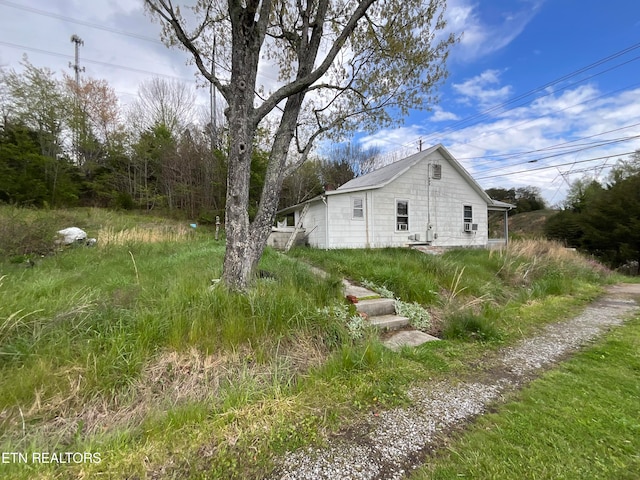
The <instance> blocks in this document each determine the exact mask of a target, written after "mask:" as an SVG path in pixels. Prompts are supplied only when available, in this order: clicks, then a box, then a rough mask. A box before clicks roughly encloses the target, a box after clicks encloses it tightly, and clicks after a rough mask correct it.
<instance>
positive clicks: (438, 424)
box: [271, 284, 640, 480]
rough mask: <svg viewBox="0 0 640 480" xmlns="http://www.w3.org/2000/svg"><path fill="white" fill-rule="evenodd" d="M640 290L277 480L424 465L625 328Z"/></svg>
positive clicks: (423, 396) (302, 456)
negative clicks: (450, 440)
mask: <svg viewBox="0 0 640 480" xmlns="http://www.w3.org/2000/svg"><path fill="white" fill-rule="evenodd" d="M635 298H640V285H635V284H633V285H632V284H624V285H617V286H614V287H611V288H609V290H608V292H607V294H606V295H605V296H603V297H602V298H601V299H599V300H598V301H597V302H595V303H594V304H592V305H590V306H589V307H587V308H586V309H585V310H584V311H583V313H582V314H580V315H578V316H577V317H574V318H572V319H570V320H567V321H564V322H561V323H557V324H551V325H548V326H547V327H546V328H545V329H544V330H542V332H541V333H540V335H538V336H536V337H533V338H528V339H525V340H523V341H521V342H520V343H519V344H517V345H515V346H513V347H509V348H505V349H503V350H502V351H500V352H499V353H498V355H497V356H496V358H495V360H494V361H492V362H490V363H489V365H487V367H486V370H485V373H486V375H482V374H481V375H480V376H479V378H478V379H477V380H476V381H473V382H461V383H458V384H456V385H451V384H450V383H446V382H443V383H438V384H434V385H426V386H422V387H418V388H414V389H412V390H411V391H410V392H409V397H410V398H411V400H412V404H411V406H410V407H405V408H396V409H393V410H388V411H385V412H381V413H380V415H379V416H378V417H373V418H372V419H370V420H369V422H368V423H367V424H366V425H361V426H360V428H359V429H358V431H359V432H361V433H360V434H356V435H350V436H349V438H348V440H347V439H343V438H336V439H332V441H331V446H330V447H328V448H324V449H305V450H301V451H296V452H294V453H291V454H289V455H287V456H286V457H285V458H284V460H283V464H282V467H281V468H279V469H278V471H276V472H275V473H274V474H273V475H272V477H271V478H272V479H274V480H275V479H282V480H285V479H286V480H294V479H295V480H303V479H304V480H319V479H327V480H329V479H330V480H335V479H342V480H347V479H350V480H360V479H363V480H364V479H378V480H382V479H384V480H391V479H400V478H403V477H404V476H405V475H406V474H407V473H408V472H409V471H411V470H412V469H413V468H415V467H417V466H419V465H420V463H421V461H422V459H423V457H424V452H426V451H428V450H429V449H430V448H435V447H436V446H437V441H438V438H440V436H441V435H442V433H444V432H447V431H448V430H451V429H452V428H456V427H460V426H461V425H462V424H463V423H464V422H465V421H469V420H471V419H472V418H473V417H474V416H476V415H479V414H481V413H483V412H484V411H485V409H486V408H487V406H488V405H489V404H490V403H493V402H496V401H500V400H501V399H502V397H503V396H504V395H505V394H507V393H509V392H511V391H513V390H515V389H517V388H520V387H521V386H522V385H523V384H524V383H526V382H528V381H530V380H531V379H533V378H535V377H536V376H537V375H539V374H540V373H541V371H542V370H543V369H544V368H545V367H546V368H549V367H550V366H551V365H553V364H554V363H555V362H558V361H561V360H562V359H564V358H566V356H567V355H568V354H570V353H571V352H573V351H575V350H576V349H578V348H580V347H581V346H583V345H585V344H586V343H588V342H589V341H591V340H593V339H595V338H596V337H598V336H599V335H601V334H603V333H605V332H606V331H607V330H608V329H610V328H611V327H614V326H617V325H620V324H622V323H623V322H624V320H625V319H627V318H629V316H630V315H631V314H632V313H636V312H637V311H638V304H637V303H636V301H635V300H634V299H635Z"/></svg>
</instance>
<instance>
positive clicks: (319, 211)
mask: <svg viewBox="0 0 640 480" xmlns="http://www.w3.org/2000/svg"><path fill="white" fill-rule="evenodd" d="M326 209H327V207H326V205H325V203H324V202H323V201H316V202H313V203H312V204H311V205H310V206H309V210H308V211H307V214H306V215H305V217H304V219H303V222H302V224H303V225H304V228H305V230H306V232H307V235H308V240H307V241H308V242H309V245H311V246H312V247H316V248H326V241H327V222H326V214H327V212H326Z"/></svg>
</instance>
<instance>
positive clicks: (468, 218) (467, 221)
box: [462, 205, 477, 233]
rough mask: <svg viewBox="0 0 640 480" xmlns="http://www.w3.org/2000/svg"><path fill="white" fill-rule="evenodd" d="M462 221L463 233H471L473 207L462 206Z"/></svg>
mask: <svg viewBox="0 0 640 480" xmlns="http://www.w3.org/2000/svg"><path fill="white" fill-rule="evenodd" d="M462 220H463V226H464V231H465V232H466V233H471V232H472V231H473V207H472V206H471V205H465V206H464V208H463V213H462ZM476 229H477V227H476Z"/></svg>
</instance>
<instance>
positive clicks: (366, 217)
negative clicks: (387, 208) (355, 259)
mask: <svg viewBox="0 0 640 480" xmlns="http://www.w3.org/2000/svg"><path fill="white" fill-rule="evenodd" d="M364 205H365V211H364V230H365V236H366V240H365V246H366V248H371V243H370V241H369V192H364Z"/></svg>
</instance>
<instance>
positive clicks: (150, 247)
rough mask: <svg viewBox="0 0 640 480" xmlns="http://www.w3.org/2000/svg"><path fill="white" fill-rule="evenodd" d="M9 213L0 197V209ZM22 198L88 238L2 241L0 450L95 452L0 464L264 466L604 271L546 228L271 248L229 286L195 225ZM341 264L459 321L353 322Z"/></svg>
mask: <svg viewBox="0 0 640 480" xmlns="http://www.w3.org/2000/svg"><path fill="white" fill-rule="evenodd" d="M20 213H21V212H20V210H18V209H13V208H10V207H6V209H5V208H0V217H2V218H5V219H6V218H18V217H19V216H20ZM3 215H4V217H3ZM22 215H23V217H20V218H23V224H24V225H26V226H27V228H31V230H29V232H30V235H31V237H30V238H32V239H33V244H38V242H39V241H40V240H42V238H41V235H42V231H41V230H40V229H39V228H35V226H34V225H37V223H38V221H40V219H43V218H45V217H46V220H45V221H46V224H47V225H48V228H49V229H53V230H57V229H61V228H64V227H67V226H70V225H75V226H79V227H81V228H84V229H85V230H86V231H87V232H88V234H89V236H97V237H98V246H96V247H94V248H69V249H65V250H64V251H61V252H58V253H57V254H55V255H47V256H44V257H40V256H33V257H31V258H32V259H33V260H34V262H35V265H34V266H33V267H32V268H27V265H25V264H22V263H16V262H15V261H14V260H13V257H11V256H5V257H2V260H3V261H2V262H0V277H3V280H2V282H0V283H2V285H0V451H20V452H32V451H42V450H46V451H52V450H54V449H63V450H64V451H93V452H100V453H102V457H103V461H102V462H101V463H100V464H83V465H72V466H64V467H56V466H55V465H38V466H33V465H30V466H28V468H27V467H26V466H24V465H23V466H21V465H15V464H14V465H10V466H6V465H0V469H3V470H2V472H0V473H1V474H0V476H2V477H3V478H4V477H6V478H49V477H54V476H55V477H57V478H77V477H80V476H82V475H84V476H85V477H93V476H96V475H98V474H102V475H104V476H105V477H112V478H125V477H130V478H131V477H135V476H138V477H141V478H143V477H145V476H151V477H152V476H154V475H155V476H163V477H172V476H173V477H178V478H223V479H227V478H242V479H246V478H249V479H250V478H262V477H264V475H265V474H266V473H268V472H269V470H270V468H271V467H272V466H273V462H274V461H276V460H277V455H279V454H281V453H282V452H284V451H286V450H291V449H295V448H298V447H300V446H303V445H309V444H316V443H322V442H323V441H324V439H325V438H326V435H327V434H328V433H330V432H334V431H338V430H340V429H341V428H344V427H345V426H348V425H349V424H351V423H353V422H356V421H358V419H360V418H361V417H362V416H363V415H367V414H370V412H371V411H372V410H374V411H375V410H378V409H384V408H389V407H392V406H394V405H399V404H403V403H404V402H406V401H407V400H406V397H405V394H404V393H405V392H406V390H407V389H408V388H409V387H410V386H411V385H412V383H413V382H416V381H428V380H429V379H436V378H439V379H446V378H456V377H459V376H460V375H463V374H465V373H468V370H469V368H471V367H470V365H472V364H473V363H477V362H479V361H480V360H481V359H482V357H483V356H484V355H486V354H487V353H489V352H490V351H491V350H493V349H495V348H497V347H498V346H500V345H504V344H509V343H512V342H514V341H516V340H517V339H519V338H522V336H525V335H529V334H531V333H532V332H534V331H535V330H536V329H537V328H539V327H540V326H541V325H544V324H546V323H548V322H552V321H556V320H558V319H560V318H565V317H567V316H569V315H571V314H573V313H575V312H577V311H578V310H579V309H580V308H581V307H582V306H583V305H584V304H585V303H586V302H588V301H589V300H591V299H593V298H594V297H595V296H596V295H597V294H598V293H599V292H600V290H601V285H602V284H603V283H606V282H610V281H612V280H611V277H608V276H607V275H605V274H603V272H602V271H600V270H598V269H597V268H595V267H594V266H593V265H590V264H589V263H588V262H585V261H584V260H583V259H579V258H578V257H577V256H575V254H573V255H574V256H570V255H569V256H567V254H566V252H564V251H561V250H558V251H556V250H553V249H552V248H551V247H549V246H544V245H542V246H540V245H523V246H521V247H519V248H518V249H516V248H515V247H514V248H513V249H512V250H509V251H507V252H487V251H480V250H476V251H464V250H458V251H452V252H449V253H447V254H446V255H443V256H439V257H433V256H428V255H423V254H420V253H418V252H413V251H409V250H401V249H383V250H355V251H351V250H350V251H329V252H323V251H316V250H308V249H300V250H294V251H293V252H292V255H290V256H283V255H281V254H277V253H275V252H273V251H270V250H267V252H266V253H265V255H264V257H263V259H262V261H261V264H260V268H261V269H263V270H264V271H266V272H270V274H271V275H270V278H261V279H257V280H256V281H255V283H254V285H253V287H252V288H251V289H250V291H249V292H247V293H246V294H242V295H241V294H233V293H229V292H227V291H226V290H225V289H223V288H213V289H211V288H210V283H211V280H212V279H216V278H219V277H220V275H221V272H222V260H223V254H224V246H223V243H222V242H215V241H214V240H213V234H212V232H211V231H210V230H207V229H206V228H205V229H202V228H200V227H199V228H198V229H197V230H195V231H194V230H189V229H187V230H186V231H185V230H184V229H183V227H184V225H180V224H177V223H175V222H170V221H167V220H165V219H155V218H152V217H147V216H135V215H128V214H118V213H114V212H105V211H101V210H95V209H91V210H71V211H61V212H57V211H47V212H38V211H31V210H28V211H24V212H22ZM147 233H149V235H146V234H147ZM102 235H104V236H108V238H109V239H110V241H109V242H103V243H102V245H103V246H101V236H102ZM2 241H3V239H2V238H0V243H2ZM42 243H46V242H45V241H44V240H42ZM105 243H106V245H105ZM525 247H526V248H525ZM299 260H304V261H305V262H310V263H314V264H316V265H318V266H319V267H321V268H324V269H325V270H326V271H328V272H330V273H331V276H330V277H329V278H327V279H320V278H318V277H316V276H314V275H313V274H311V273H310V271H309V270H308V268H307V267H306V266H305V264H304V263H303V262H300V261H299ZM342 276H347V277H349V278H351V279H354V280H357V281H360V280H362V279H366V280H368V281H371V282H373V283H376V284H379V285H384V286H385V287H386V288H388V289H390V290H391V291H393V292H394V294H395V295H396V296H397V297H400V298H401V299H402V300H403V301H406V302H417V303H419V304H421V305H423V306H425V307H426V308H427V309H429V311H430V312H431V315H432V324H433V325H434V328H440V329H441V330H444V328H445V327H446V326H447V325H449V324H451V325H454V324H455V323H456V320H455V319H456V318H462V321H460V320H458V323H460V324H461V328H460V330H459V332H458V333H456V334H454V335H452V336H451V337H449V339H448V340H445V341H442V342H436V343H430V344H426V345H424V346H422V347H419V348H415V349H405V350H402V351H400V352H391V351H389V350H387V349H385V348H384V347H383V346H382V345H381V343H380V339H379V338H378V336H377V335H375V334H373V333H372V332H370V331H365V332H364V335H363V336H362V337H361V338H353V337H351V336H350V335H349V330H348V328H347V326H346V325H345V324H344V323H343V322H342V321H340V320H339V319H337V318H335V317H334V316H331V315H323V314H320V313H319V309H320V308H322V307H326V306H331V305H341V304H342V302H344V299H343V298H342V293H341V277H342ZM465 315H468V316H470V317H467V320H468V319H469V318H471V319H472V320H474V321H473V322H470V321H464V318H465ZM475 320H477V322H476V321H475ZM478 325H480V327H479V326H478ZM483 332H484V333H483Z"/></svg>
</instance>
